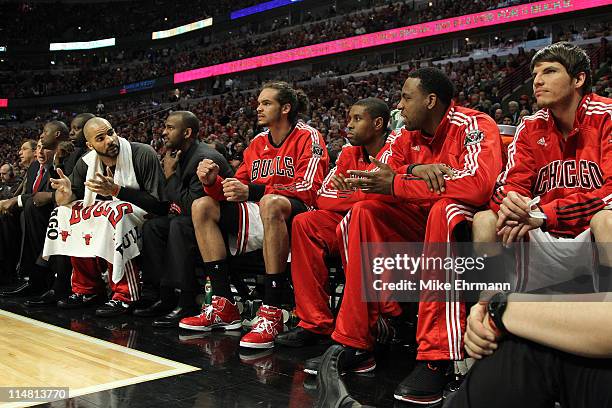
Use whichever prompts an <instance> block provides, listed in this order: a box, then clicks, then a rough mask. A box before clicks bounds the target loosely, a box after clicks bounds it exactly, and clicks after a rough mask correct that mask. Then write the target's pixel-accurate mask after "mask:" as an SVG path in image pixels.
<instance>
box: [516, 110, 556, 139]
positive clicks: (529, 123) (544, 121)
mask: <svg viewBox="0 0 612 408" xmlns="http://www.w3.org/2000/svg"><path fill="white" fill-rule="evenodd" d="M551 120H553V118H552V116H551V115H550V111H549V110H548V109H540V110H539V111H537V112H536V113H534V114H533V115H527V116H524V117H523V118H522V119H521V122H520V123H519V124H518V127H517V133H518V132H520V131H523V130H525V131H533V130H541V129H548V126H549V123H550V121H551Z"/></svg>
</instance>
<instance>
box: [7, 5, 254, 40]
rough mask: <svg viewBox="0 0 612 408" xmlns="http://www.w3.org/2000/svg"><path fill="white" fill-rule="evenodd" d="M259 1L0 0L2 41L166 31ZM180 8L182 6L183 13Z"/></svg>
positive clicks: (127, 34) (129, 34)
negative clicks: (90, 0)
mask: <svg viewBox="0 0 612 408" xmlns="http://www.w3.org/2000/svg"><path fill="white" fill-rule="evenodd" d="M257 3H260V1H259V0H236V1H231V2H228V1H222V0H212V1H211V0H209V1H198V2H192V1H186V0H177V1H168V0H155V1H146V0H138V1H115V2H113V4H112V9H111V10H109V6H108V4H107V3H95V2H94V3H90V4H87V6H86V7H85V6H84V5H83V4H82V3H72V2H55V3H47V2H3V3H2V4H0V12H1V13H2V16H3V17H4V23H5V27H6V28H5V30H6V32H5V33H4V34H5V35H6V36H5V40H6V41H8V42H9V43H11V44H12V45H32V44H39V43H41V42H42V43H45V42H48V41H51V42H65V41H91V40H97V39H102V38H110V37H129V36H138V35H142V34H150V33H151V32H152V31H158V30H167V29H169V28H173V27H177V26H180V25H183V24H188V23H192V22H194V21H198V20H202V19H205V18H208V17H211V16H218V15H222V14H227V13H229V12H231V11H233V10H238V9H241V8H243V7H248V6H252V5H254V4H257ZM186 11H188V12H187V13H186Z"/></svg>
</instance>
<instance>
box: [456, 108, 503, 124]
mask: <svg viewBox="0 0 612 408" xmlns="http://www.w3.org/2000/svg"><path fill="white" fill-rule="evenodd" d="M446 118H447V119H448V121H449V122H450V123H451V125H455V126H460V127H461V126H470V125H472V126H476V125H477V124H478V123H481V124H482V123H488V124H490V125H492V126H496V127H497V124H496V123H495V121H494V120H493V118H492V117H491V116H489V115H487V114H486V113H484V112H481V111H477V110H475V109H471V108H466V107H464V106H458V105H453V106H452V107H451V108H450V109H449V110H448V113H447V114H446Z"/></svg>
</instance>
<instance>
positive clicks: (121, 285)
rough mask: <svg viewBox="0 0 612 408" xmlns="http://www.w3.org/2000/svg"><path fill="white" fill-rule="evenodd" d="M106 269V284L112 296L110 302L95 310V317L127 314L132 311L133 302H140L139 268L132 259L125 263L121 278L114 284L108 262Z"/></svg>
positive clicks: (111, 268)
mask: <svg viewBox="0 0 612 408" xmlns="http://www.w3.org/2000/svg"><path fill="white" fill-rule="evenodd" d="M107 267H108V284H109V286H110V289H111V292H113V294H112V298H111V300H109V301H108V302H106V304H105V305H103V306H102V307H100V308H98V309H96V316H100V317H113V316H118V315H122V314H125V313H128V312H129V311H131V310H132V308H133V305H134V302H136V301H137V300H140V293H141V291H142V283H141V282H140V268H139V267H138V264H137V263H136V262H135V260H134V259H132V260H129V261H127V262H126V263H125V265H124V266H123V276H122V277H121V279H120V280H119V281H118V282H115V280H114V276H113V274H114V273H113V264H111V263H110V262H108V263H107Z"/></svg>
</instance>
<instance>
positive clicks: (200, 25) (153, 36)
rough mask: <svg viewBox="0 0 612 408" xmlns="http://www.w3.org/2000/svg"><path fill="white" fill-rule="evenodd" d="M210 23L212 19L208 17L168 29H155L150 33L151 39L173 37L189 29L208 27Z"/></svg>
mask: <svg viewBox="0 0 612 408" xmlns="http://www.w3.org/2000/svg"><path fill="white" fill-rule="evenodd" d="M212 24H213V19H212V17H209V18H207V19H205V20H200V21H196V22H194V23H189V24H185V25H182V26H180V27H175V28H171V29H169V30H164V31H155V32H153V33H151V39H152V40H161V39H162V38H168V37H174V36H175V35H179V34H185V33H188V32H190V31H195V30H199V29H201V28H204V27H210V26H211V25H212Z"/></svg>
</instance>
